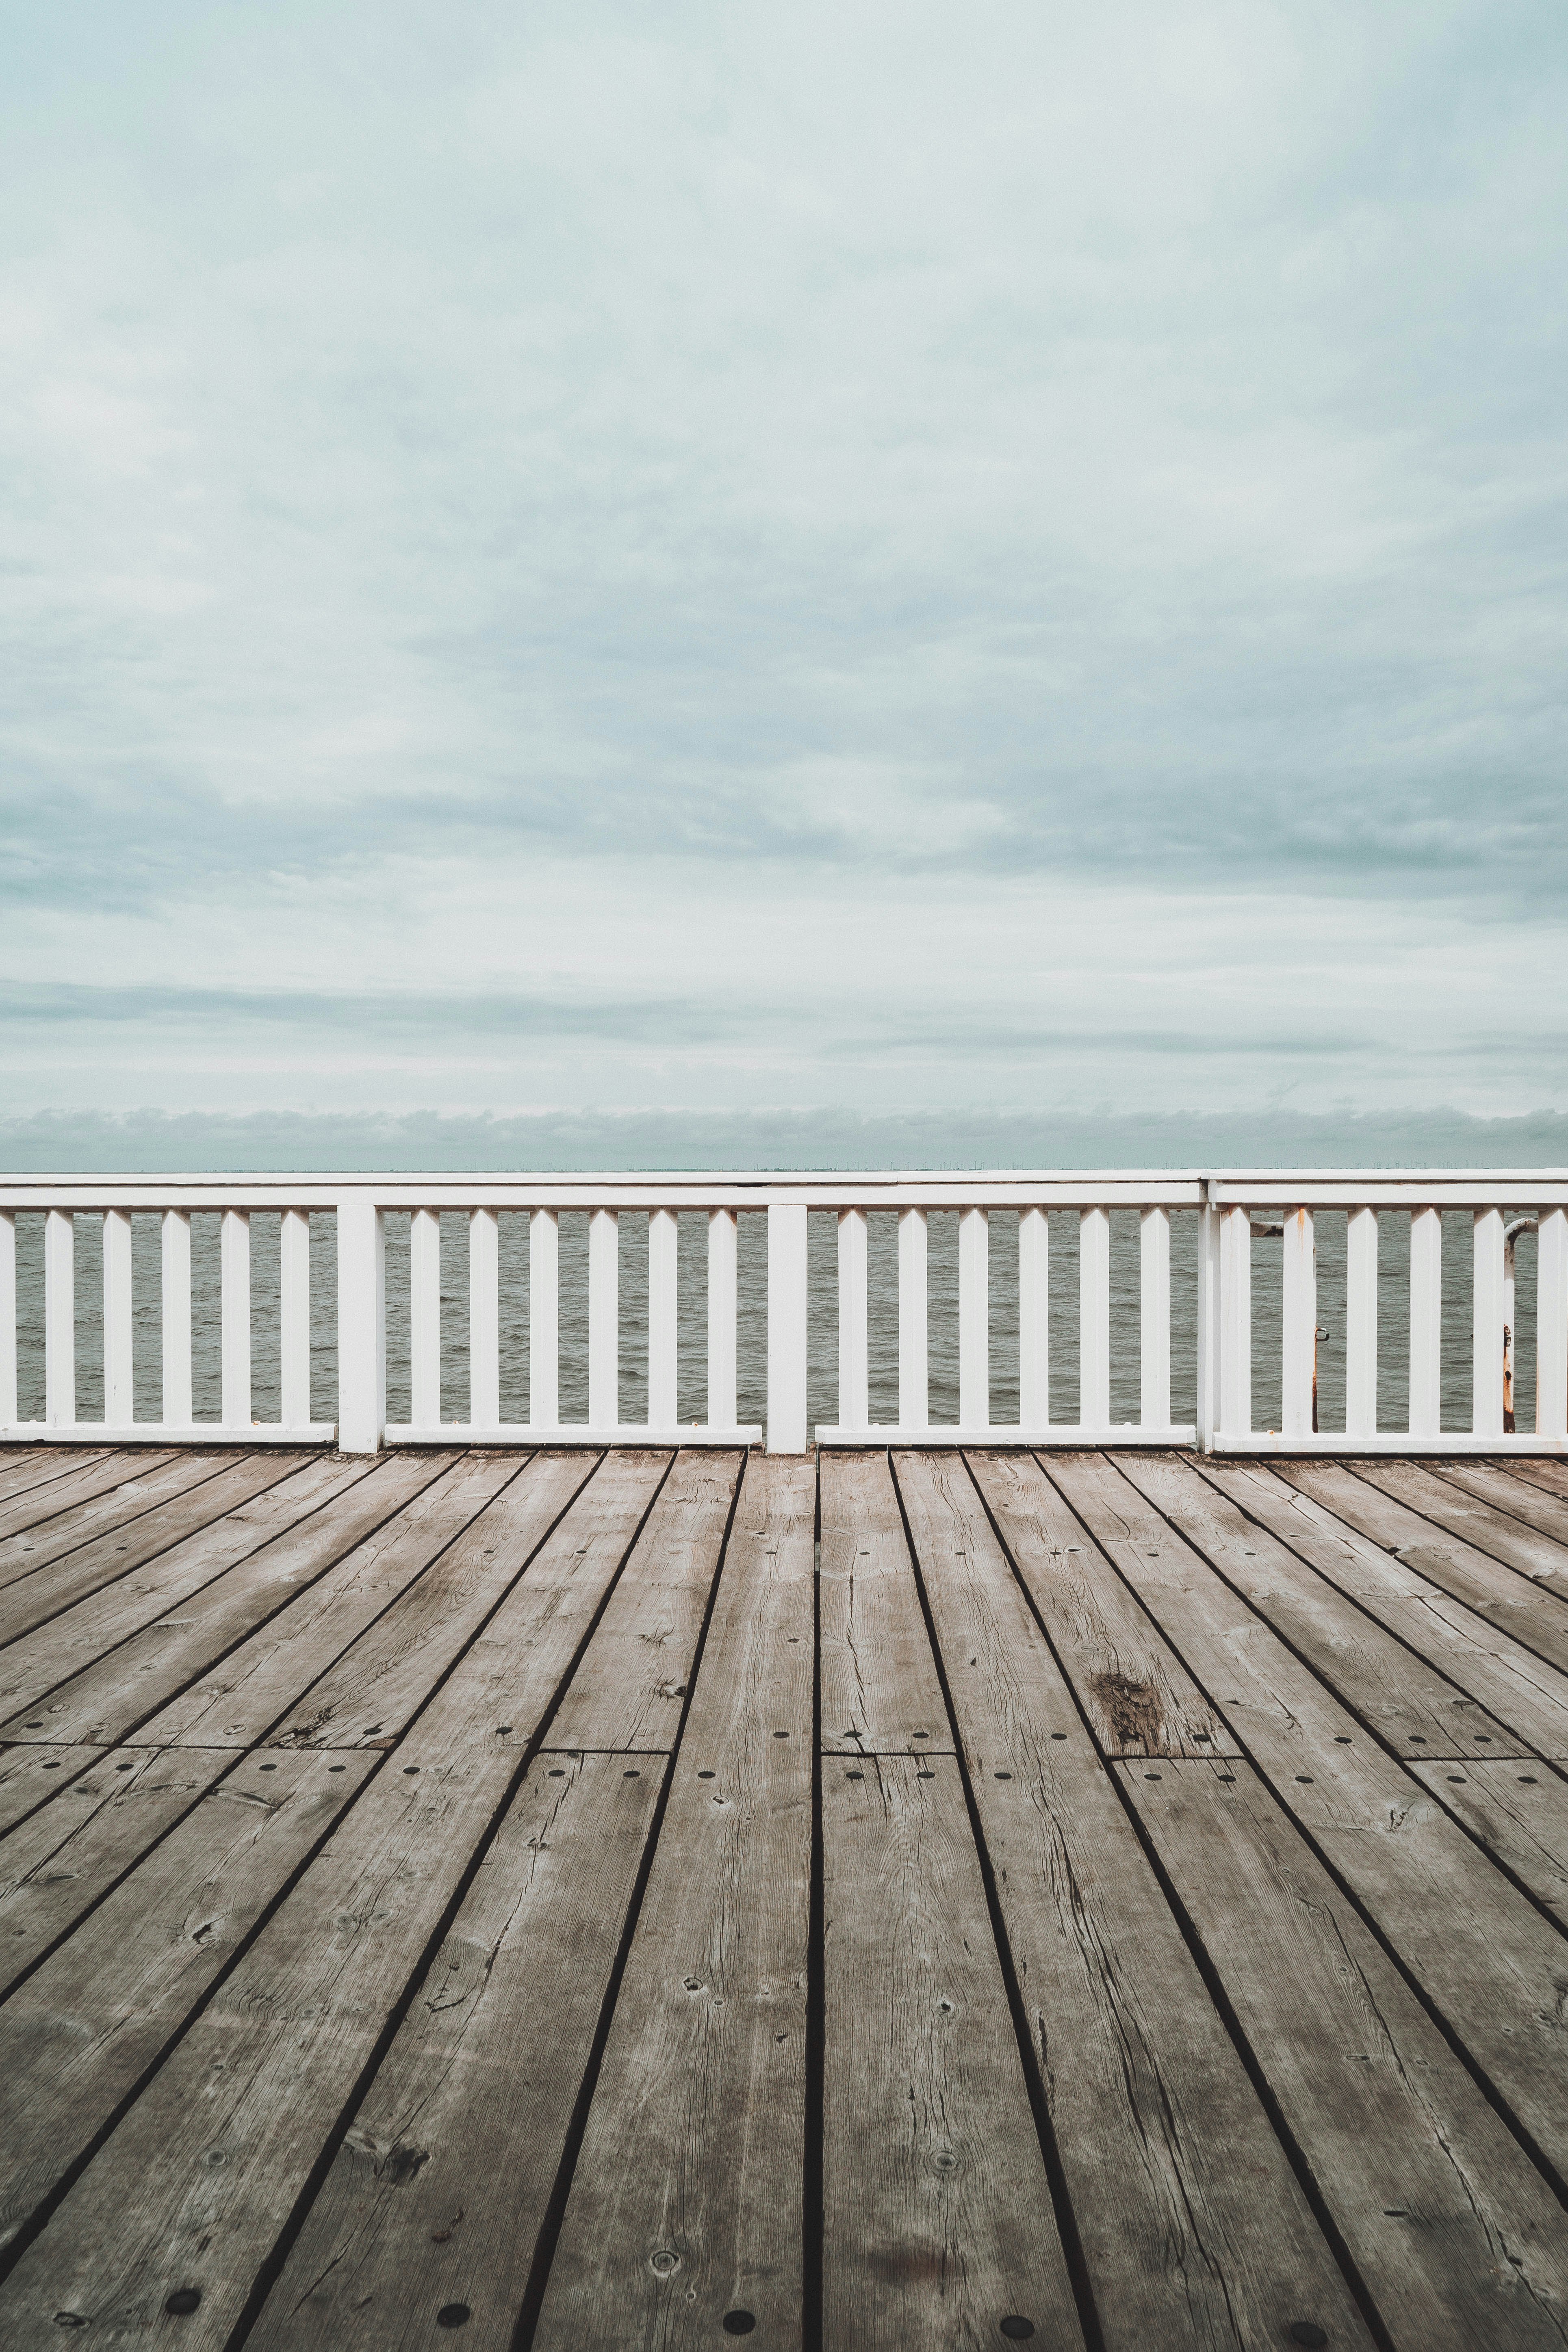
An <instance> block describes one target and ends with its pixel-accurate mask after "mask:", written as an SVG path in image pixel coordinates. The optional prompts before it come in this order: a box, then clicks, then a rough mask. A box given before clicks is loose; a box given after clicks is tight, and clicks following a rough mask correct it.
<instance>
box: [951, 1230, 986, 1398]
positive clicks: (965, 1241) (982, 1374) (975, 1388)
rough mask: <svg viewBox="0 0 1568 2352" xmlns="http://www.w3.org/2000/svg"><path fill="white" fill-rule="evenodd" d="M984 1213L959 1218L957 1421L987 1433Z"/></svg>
mask: <svg viewBox="0 0 1568 2352" xmlns="http://www.w3.org/2000/svg"><path fill="white" fill-rule="evenodd" d="M988 1238H989V1234H988V1225H987V1219H986V1213H985V1211H984V1209H979V1208H975V1209H961V1210H960V1211H959V1215H958V1422H959V1427H960V1428H961V1429H984V1428H986V1427H988V1426H989V1424H990V1420H991V1274H990V1264H989V1252H988V1249H987V1242H988Z"/></svg>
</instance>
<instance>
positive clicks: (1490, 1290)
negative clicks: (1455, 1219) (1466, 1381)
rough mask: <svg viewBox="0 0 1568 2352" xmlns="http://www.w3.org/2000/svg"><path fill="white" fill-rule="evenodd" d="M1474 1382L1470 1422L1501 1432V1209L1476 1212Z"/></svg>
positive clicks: (1486, 1433) (1489, 1432)
mask: <svg viewBox="0 0 1568 2352" xmlns="http://www.w3.org/2000/svg"><path fill="white" fill-rule="evenodd" d="M1474 1248H1475V1269H1476V1287H1475V1317H1474V1323H1473V1327H1472V1337H1473V1346H1474V1355H1473V1359H1472V1361H1473V1365H1474V1386H1473V1389H1472V1391H1471V1396H1472V1405H1471V1414H1470V1425H1471V1427H1472V1428H1473V1429H1474V1431H1475V1433H1476V1435H1477V1436H1478V1437H1500V1436H1501V1435H1502V1327H1503V1305H1502V1278H1503V1277H1502V1261H1503V1238H1502V1211H1501V1210H1500V1209H1478V1210H1477V1211H1476V1212H1475V1241H1474Z"/></svg>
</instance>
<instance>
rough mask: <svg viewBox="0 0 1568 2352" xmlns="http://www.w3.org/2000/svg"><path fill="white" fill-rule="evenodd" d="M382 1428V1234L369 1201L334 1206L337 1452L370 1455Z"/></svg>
mask: <svg viewBox="0 0 1568 2352" xmlns="http://www.w3.org/2000/svg"><path fill="white" fill-rule="evenodd" d="M385 1427H386V1231H385V1221H384V1217H383V1214H382V1212H381V1210H380V1209H379V1208H378V1207H377V1206H376V1204H375V1202H374V1201H367V1200H364V1199H363V1198H359V1199H355V1198H353V1197H351V1198H349V1199H347V1200H340V1201H339V1202H338V1450H339V1452H340V1453H342V1454H374V1453H376V1452H377V1451H378V1450H379V1448H380V1445H381V1433H382V1431H383V1430H384V1428H385Z"/></svg>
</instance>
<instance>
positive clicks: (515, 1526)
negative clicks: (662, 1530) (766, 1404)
mask: <svg viewBox="0 0 1568 2352" xmlns="http://www.w3.org/2000/svg"><path fill="white" fill-rule="evenodd" d="M664 1470H665V1458H664V1457H663V1456H658V1457H655V1456H652V1455H647V1454H641V1455H638V1454H614V1455H612V1456H611V1457H610V1458H609V1459H608V1460H606V1461H603V1462H600V1461H599V1459H598V1457H597V1456H595V1455H593V1454H588V1455H586V1456H584V1455H582V1454H535V1456H534V1458H533V1461H532V1463H531V1465H530V1467H529V1470H528V1472H527V1475H526V1476H524V1477H523V1478H521V1479H520V1480H518V1481H517V1482H516V1483H515V1484H514V1485H513V1486H510V1487H508V1488H507V1489H505V1490H504V1491H503V1492H502V1493H501V1494H500V1496H498V1497H497V1498H496V1500H495V1501H494V1502H493V1503H492V1504H490V1505H489V1507H488V1508H487V1510H486V1512H485V1514H484V1517H482V1519H480V1520H479V1523H478V1524H477V1525H475V1526H474V1527H471V1528H468V1529H467V1530H466V1531H465V1532H464V1534H463V1535H462V1536H460V1537H459V1538H458V1541H457V1542H456V1543H455V1544H453V1545H452V1546H451V1547H450V1548H449V1549H447V1551H445V1552H444V1553H443V1554H442V1556H441V1558H440V1559H438V1560H437V1562H436V1564H435V1566H434V1567H433V1568H431V1569H430V1570H428V1571H427V1573H426V1575H424V1576H421V1577H419V1578H417V1579H416V1581H415V1582H414V1583H413V1584H411V1585H410V1586H409V1588H408V1590H407V1591H405V1592H404V1593H403V1594H402V1595H401V1596H400V1597H399V1598H398V1599H397V1600H396V1601H394V1603H393V1605H392V1607H391V1608H390V1609H389V1610H388V1611H387V1612H386V1613H385V1615H384V1616H383V1617H380V1618H378V1619H377V1620H376V1622H375V1623H374V1625H372V1626H371V1627H370V1629H369V1631H368V1632H367V1633H363V1634H362V1635H361V1637H360V1639H359V1640H358V1641H357V1642H355V1643H352V1644H351V1645H350V1647H349V1648H348V1649H347V1650H346V1651H345V1652H344V1653H343V1655H342V1657H341V1658H340V1659H339V1660H338V1662H337V1664H335V1665H333V1666H331V1667H330V1668H329V1669H328V1671H327V1672H326V1674H324V1675H322V1676H321V1680H320V1682H318V1683H315V1684H313V1685H311V1687H310V1689H309V1690H308V1691H307V1692H306V1693H305V1694H304V1696H303V1697H302V1698H301V1699H300V1701H299V1703H298V1705H297V1706H294V1707H293V1708H291V1709H290V1710H289V1714H288V1717H287V1719H286V1720H285V1721H284V1722H283V1723H282V1724H281V1725H280V1726H279V1728H278V1730H276V1731H275V1732H274V1733H273V1734H272V1735H271V1743H272V1744H273V1745H275V1746H278V1747H287V1748H294V1747H299V1748H355V1747H363V1748H390V1747H391V1746H392V1745H393V1744H394V1742H395V1740H396V1739H397V1738H398V1737H399V1736H400V1735H401V1733H402V1732H403V1731H405V1729H406V1727H407V1726H408V1725H409V1724H410V1723H411V1722H412V1721H413V1719H414V1717H415V1716H416V1714H417V1713H418V1711H419V1709H420V1707H422V1706H424V1704H425V1702H426V1699H427V1698H428V1696H429V1695H430V1693H431V1691H432V1690H433V1689H434V1688H435V1686H436V1685H437V1683H438V1682H439V1681H440V1679H441V1676H442V1675H444V1674H445V1673H446V1672H447V1669H448V1667H449V1666H450V1665H451V1664H452V1662H453V1660H454V1659H455V1658H458V1657H460V1656H462V1655H463V1654H465V1652H468V1649H469V1645H470V1644H471V1643H473V1642H474V1640H475V1639H476V1637H479V1636H481V1634H482V1629H483V1627H484V1626H485V1622H486V1620H487V1619H489V1618H490V1617H491V1616H492V1613H493V1612H497V1611H498V1610H499V1611H500V1612H501V1623H502V1633H503V1636H504V1649H503V1655H504V1656H505V1657H506V1658H508V1659H516V1658H518V1657H520V1656H521V1655H523V1654H525V1632H526V1629H528V1628H530V1627H532V1628H534V1629H535V1633H534V1638H536V1639H537V1640H538V1641H539V1642H541V1643H545V1644H546V1645H548V1648H549V1655H550V1656H551V1657H552V1658H553V1657H556V1656H559V1658H560V1659H561V1662H562V1667H563V1670H564V1668H565V1666H566V1665H567V1664H570V1662H571V1659H572V1657H573V1655H574V1652H575V1649H576V1646H577V1644H578V1643H580V1642H581V1640H582V1638H583V1636H584V1633H586V1632H587V1629H588V1626H589V1623H590V1622H591V1621H592V1617H593V1612H594V1611H595V1609H596V1608H597V1607H598V1605H599V1602H600V1601H601V1600H602V1599H603V1597H604V1594H605V1589H606V1588H607V1586H608V1585H609V1584H610V1583H611V1581H612V1580H613V1579H614V1578H615V1576H616V1572H617V1571H618V1570H619V1569H620V1566H621V1563H622V1561H623V1560H624V1559H626V1550H627V1548H628V1546H629V1545H630V1543H631V1539H632V1537H633V1535H634V1533H635V1532H636V1529H637V1524H638V1522H639V1520H640V1519H641V1517H642V1515H643V1513H644V1511H645V1510H646V1509H647V1506H648V1504H649V1503H650V1502H651V1500H652V1499H653V1496H654V1495H655V1494H656V1493H657V1492H658V1482H659V1480H660V1478H661V1477H662V1476H663V1475H664ZM563 1514H564V1515H565V1516H564V1517H563ZM524 1570H527V1575H526V1579H525V1584H526V1590H522V1589H518V1579H519V1577H520V1576H521V1575H522V1574H523V1571H524ZM505 1699H506V1691H505V1688H504V1686H499V1687H498V1690H497V1701H498V1704H499V1705H500V1717H507V1716H510V1714H511V1712H512V1709H511V1708H510V1706H507V1705H505V1704H504V1701H505ZM500 1717H498V1719H500ZM511 1736H512V1738H513V1739H514V1744H515V1741H516V1739H517V1738H518V1737H519V1735H517V1734H516V1733H515V1731H514V1733H513V1734H512V1735H511Z"/></svg>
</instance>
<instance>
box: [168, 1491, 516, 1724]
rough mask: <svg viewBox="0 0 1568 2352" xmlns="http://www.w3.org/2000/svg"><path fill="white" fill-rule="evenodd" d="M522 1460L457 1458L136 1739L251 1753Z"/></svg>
mask: <svg viewBox="0 0 1568 2352" xmlns="http://www.w3.org/2000/svg"><path fill="white" fill-rule="evenodd" d="M528 1459H529V1457H528V1456H527V1455H524V1456H523V1457H522V1460H521V1461H519V1460H516V1459H509V1458H508V1457H507V1456H505V1455H504V1454H460V1455H459V1456H458V1459H457V1460H456V1461H455V1462H453V1463H452V1464H451V1465H449V1467H448V1468H447V1469H446V1470H444V1471H443V1472H442V1474H441V1475H440V1476H439V1477H438V1478H437V1479H436V1480H435V1481H434V1483H433V1484H432V1485H430V1486H426V1488H425V1489H424V1490H423V1492H422V1493H420V1494H418V1495H416V1496H415V1497H414V1499H413V1501H412V1502H411V1503H408V1504H406V1505H405V1507H404V1508H403V1509H402V1510H401V1511H399V1512H398V1514H397V1516H396V1517H395V1518H393V1519H389V1520H388V1521H387V1522H386V1524H385V1525H384V1527H380V1528H376V1530H375V1532H374V1534H373V1535H371V1536H368V1537H367V1538H365V1540H364V1542H363V1543H362V1544H359V1545H356V1547H355V1548H354V1549H353V1551H352V1552H350V1553H349V1555H348V1557H347V1558H346V1559H340V1560H338V1561H336V1562H335V1563H334V1564H333V1566H332V1567H331V1568H330V1569H329V1570H327V1572H326V1574H325V1575H324V1576H321V1577H318V1578H317V1580H316V1581H315V1582H314V1583H313V1584H311V1585H310V1586H308V1587H307V1589H306V1590H305V1591H303V1592H300V1593H298V1594H297V1595H296V1596H295V1598H294V1599H293V1600H292V1601H289V1602H288V1603H287V1604H286V1606H285V1607H283V1608H282V1609H280V1610H279V1611H278V1612H277V1613H276V1615H274V1616H272V1617H269V1618H268V1620H267V1621H266V1622H265V1623H264V1624H262V1625H260V1626H258V1629H257V1631H256V1632H255V1633H252V1634H250V1635H249V1636H248V1638H247V1639H246V1640H244V1641H242V1642H240V1643H238V1644H237V1647H234V1648H231V1649H229V1650H227V1651H226V1652H225V1653H224V1654H223V1655H222V1656H221V1657H219V1658H218V1659H216V1661H215V1662H214V1663H213V1664H210V1665H208V1666H206V1667H205V1668H204V1669H203V1671H202V1673H201V1675H199V1676H198V1678H197V1679H196V1680H195V1682H194V1683H191V1684H189V1685H187V1686H186V1688H185V1689H184V1690H183V1691H181V1692H180V1694H179V1696H177V1697H175V1698H173V1699H171V1700H170V1701H169V1704H168V1705H167V1706H164V1707H162V1708H160V1710H159V1711H158V1713H157V1714H156V1715H155V1716H153V1718H152V1720H151V1721H150V1722H148V1723H146V1724H144V1725H143V1726H142V1731H141V1734H140V1737H141V1738H142V1739H143V1740H145V1741H146V1742H147V1744H148V1745H149V1746H150V1747H163V1746H165V1745H167V1744H169V1743H170V1742H179V1743H181V1744H184V1745H187V1746H193V1745H194V1746H195V1747H198V1748H206V1747H214V1748H251V1747H254V1746H255V1745H256V1743H257V1742H258V1740H261V1739H264V1738H266V1736H267V1734H268V1732H269V1731H270V1730H271V1729H272V1728H273V1727H274V1725H275V1724H277V1723H279V1722H280V1721H281V1719H282V1718H283V1717H284V1716H285V1715H287V1714H288V1713H289V1711H290V1709H292V1708H294V1707H297V1706H298V1705H299V1702H300V1699H301V1697H302V1696H304V1694H305V1692H306V1691H308V1690H309V1689H310V1685H311V1684H312V1683H314V1682H317V1681H319V1680H320V1678H321V1675H322V1674H323V1672H326V1671H330V1669H331V1665H332V1664H333V1663H334V1661H336V1660H337V1659H338V1658H340V1657H341V1656H342V1654H344V1652H346V1651H347V1650H348V1648H349V1646H350V1644H351V1643H353V1642H354V1641H356V1640H357V1639H358V1637H359V1636H360V1635H361V1634H362V1633H364V1632H365V1630H366V1628H367V1627H368V1626H371V1625H374V1622H375V1621H376V1620H377V1618H379V1617H380V1616H382V1615H383V1613H384V1612H385V1611H386V1610H387V1609H389V1608H390V1607H391V1606H392V1603H393V1602H394V1601H395V1600H396V1599H397V1597H398V1595H399V1594H400V1593H402V1592H404V1591H406V1589H407V1587H408V1586H409V1585H410V1584H412V1583H413V1581H414V1580H415V1579H416V1577H417V1576H420V1575H422V1574H423V1573H424V1572H425V1570H426V1569H427V1568H428V1567H429V1565H430V1563H431V1561H432V1560H433V1559H437V1557H438V1556H439V1555H440V1553H441V1552H443V1551H444V1550H445V1549H447V1545H448V1544H451V1543H453V1542H455V1541H456V1539H457V1538H458V1537H459V1536H460V1535H461V1534H462V1533H463V1532H464V1530H465V1528H467V1527H468V1523H469V1521H470V1520H472V1519H474V1518H477V1517H478V1516H479V1512H480V1511H482V1510H483V1509H484V1508H485V1506H486V1505H487V1504H488V1503H490V1502H492V1501H493V1500H494V1498H495V1497H496V1496H497V1495H499V1494H500V1492H501V1490H502V1488H503V1487H505V1486H510V1483H511V1482H512V1480H513V1479H514V1478H516V1477H517V1476H518V1475H520V1474H521V1472H522V1471H523V1469H524V1466H525V1465H526V1463H527V1461H528Z"/></svg>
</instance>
